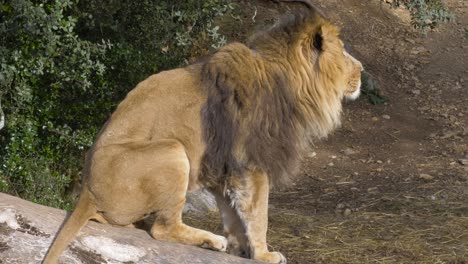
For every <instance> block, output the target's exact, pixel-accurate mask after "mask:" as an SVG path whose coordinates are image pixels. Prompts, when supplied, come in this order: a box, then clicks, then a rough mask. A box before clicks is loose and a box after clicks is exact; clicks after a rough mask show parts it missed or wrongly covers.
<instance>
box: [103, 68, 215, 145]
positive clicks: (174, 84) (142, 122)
mask: <svg viewBox="0 0 468 264" xmlns="http://www.w3.org/2000/svg"><path fill="white" fill-rule="evenodd" d="M205 100H206V96H205V95H204V92H203V89H202V88H201V81H200V70H199V67H198V66H196V65H195V66H190V67H187V68H179V69H174V70H169V71H164V72H161V73H158V74H154V75H152V76H150V77H148V78H147V79H145V80H144V81H142V82H140V83H139V84H138V85H137V86H136V87H135V88H134V89H133V90H132V91H131V92H130V93H128V95H127V96H126V98H125V99H124V100H123V101H122V102H121V103H120V104H119V106H118V107H117V109H116V110H115V111H114V113H113V114H112V116H111V117H110V119H109V120H108V122H107V124H106V125H105V127H104V128H103V130H102V131H101V133H100V135H99V138H98V141H97V143H96V145H97V146H99V145H107V144H117V143H123V142H128V141H141V140H152V141H154V140H158V139H164V138H171V137H173V136H175V134H177V137H179V138H181V140H184V138H186V137H193V135H197V134H199V133H200V110H201V107H202V105H203V103H204V102H205ZM186 140H190V139H188V138H187V139H186Z"/></svg>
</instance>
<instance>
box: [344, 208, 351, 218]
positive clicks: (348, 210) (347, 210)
mask: <svg viewBox="0 0 468 264" xmlns="http://www.w3.org/2000/svg"><path fill="white" fill-rule="evenodd" d="M343 214H344V216H349V215H350V214H351V209H349V208H346V210H344V213H343Z"/></svg>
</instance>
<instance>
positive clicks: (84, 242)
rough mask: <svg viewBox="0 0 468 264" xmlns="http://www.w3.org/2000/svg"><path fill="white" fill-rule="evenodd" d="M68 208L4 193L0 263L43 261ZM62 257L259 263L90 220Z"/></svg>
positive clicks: (86, 260) (1, 196) (0, 207)
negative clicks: (63, 209) (159, 239)
mask: <svg viewBox="0 0 468 264" xmlns="http://www.w3.org/2000/svg"><path fill="white" fill-rule="evenodd" d="M66 215H67V214H66V212H65V211H62V210H58V209H55V208H50V207H46V206H42V205H38V204H34V203H31V202H28V201H25V200H21V199H19V198H16V197H13V196H10V195H6V194H3V193H0V263H2V264H3V263H15V264H20V263H41V261H42V259H43V257H44V255H45V253H46V252H47V250H48V248H49V246H50V244H51V243H52V240H53V239H54V237H55V235H56V233H57V231H58V230H59V227H60V226H61V225H62V224H63V221H64V219H65V217H66ZM60 263H67V264H68V263H87V264H88V263H91V264H95V263H96V264H97V263H158V264H159V263H161V264H162V263H167V264H182V263H200V264H202V263H203V264H209V263H213V264H214V263H216V264H218V263H259V262H254V261H251V260H247V259H242V258H238V257H234V256H231V255H228V254H226V253H221V252H214V251H210V250H206V249H201V248H197V247H193V246H187V245H182V244H177V243H169V242H163V241H157V240H154V239H153V238H151V237H150V235H149V234H148V233H147V232H145V231H143V230H140V229H135V228H124V227H113V226H110V225H103V224H99V223H96V222H89V223H88V224H87V225H86V226H85V227H84V228H83V229H82V230H81V231H80V233H79V234H78V236H77V237H76V239H75V240H74V241H73V242H72V243H71V244H70V245H69V247H68V249H67V250H66V251H65V252H64V253H63V254H62V257H61V259H60Z"/></svg>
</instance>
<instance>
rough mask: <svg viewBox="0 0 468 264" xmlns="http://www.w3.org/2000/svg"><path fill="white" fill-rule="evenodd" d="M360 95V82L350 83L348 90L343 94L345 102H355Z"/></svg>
mask: <svg viewBox="0 0 468 264" xmlns="http://www.w3.org/2000/svg"><path fill="white" fill-rule="evenodd" d="M360 94H361V80H359V81H357V82H350V83H349V89H347V90H346V91H345V93H344V95H345V98H346V99H347V100H351V101H352V100H356V99H357V98H358V97H359V95H360Z"/></svg>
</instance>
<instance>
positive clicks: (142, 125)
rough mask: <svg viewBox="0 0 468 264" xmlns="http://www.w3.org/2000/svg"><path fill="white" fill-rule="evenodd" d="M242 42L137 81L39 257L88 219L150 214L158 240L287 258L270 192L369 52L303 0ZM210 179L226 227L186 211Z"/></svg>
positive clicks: (355, 91)
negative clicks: (348, 47)
mask: <svg viewBox="0 0 468 264" xmlns="http://www.w3.org/2000/svg"><path fill="white" fill-rule="evenodd" d="M283 2H301V8H297V9H295V11H293V12H291V14H288V15H285V17H283V18H282V19H280V21H279V22H278V23H276V24H275V25H274V26H272V27H271V28H270V29H268V30H265V31H262V32H259V33H257V34H255V35H254V36H253V37H252V38H251V39H250V41H249V42H248V43H247V44H241V43H237V42H234V43H231V44H228V45H226V46H224V47H222V48H220V49H219V50H218V51H216V52H215V53H213V54H212V55H210V56H209V57H208V58H207V59H205V60H203V61H201V62H198V63H194V64H192V65H189V66H187V67H185V68H179V69H174V70H170V71H164V72H161V73H158V74H155V75H152V76H150V77H149V78H147V79H146V80H144V81H142V82H141V83H139V84H138V85H137V86H136V88H134V89H133V90H132V91H130V92H129V93H128V95H127V96H126V98H125V99H124V100H123V101H122V102H121V103H120V104H119V106H118V107H117V109H116V110H115V112H114V113H113V114H112V116H111V117H110V119H109V120H108V121H107V123H106V124H105V125H104V127H103V128H102V130H101V131H100V133H99V135H98V137H97V139H96V141H95V143H94V144H93V146H92V147H91V149H90V150H89V152H88V155H87V158H86V161H85V167H84V171H83V176H84V177H83V185H82V190H81V194H80V198H79V201H78V203H77V205H76V208H75V210H74V211H73V213H72V214H71V216H70V217H69V219H68V220H66V222H65V224H64V226H63V228H62V229H61V230H60V232H59V234H58V235H57V237H56V239H55V241H54V242H53V245H52V246H51V248H50V249H49V251H48V254H47V256H46V258H45V260H44V263H47V264H49V263H56V262H57V260H58V258H59V256H60V254H61V252H62V251H63V250H64V249H65V248H66V247H67V245H68V244H69V243H70V241H71V240H72V239H73V238H74V237H75V236H76V234H77V233H78V232H79V230H80V229H81V228H82V227H83V226H84V225H85V224H86V223H87V221H88V220H90V219H95V220H97V221H99V222H101V223H107V224H111V225H118V226H131V225H132V224H133V223H135V222H137V221H139V220H141V219H143V218H144V217H145V216H147V215H149V214H155V215H156V217H155V221H154V224H153V225H152V227H151V230H150V234H151V235H152V237H154V238H155V239H157V240H164V241H173V242H179V243H184V244H189V245H197V246H201V247H205V248H210V249H213V250H218V251H226V250H228V251H229V252H230V253H233V254H236V255H241V256H244V257H248V258H252V259H255V260H261V261H265V262H269V263H286V259H285V257H284V256H283V255H282V254H281V253H279V252H270V251H269V250H268V247H267V240H266V234H267V223H268V195H269V190H270V189H271V188H274V187H283V186H286V185H287V184H288V183H289V182H291V181H292V180H293V179H294V176H295V175H296V174H297V168H298V167H299V163H300V161H301V157H302V156H303V154H304V153H305V151H306V150H307V147H308V145H309V143H310V141H311V139H316V138H323V137H326V136H327V135H328V134H330V132H331V131H333V130H334V129H335V128H336V127H337V126H339V124H340V113H341V111H342V101H343V99H345V98H348V99H355V98H356V97H357V96H358V95H359V92H360V86H361V83H360V80H361V71H362V70H363V66H362V64H361V63H360V62H359V61H358V60H356V59H355V58H353V57H352V56H351V55H350V54H348V53H347V52H346V51H345V49H344V45H343V42H342V41H341V40H340V38H339V30H338V28H337V27H336V26H334V25H333V24H331V23H330V22H329V21H328V20H327V19H326V18H325V17H324V15H322V13H321V12H319V11H318V10H317V9H316V8H315V7H314V6H313V5H312V4H311V3H310V2H309V1H307V0H302V1H301V0H289V1H288V0H283ZM197 188H205V189H207V190H208V191H210V192H211V193H212V194H213V195H214V197H215V199H216V201H217V204H218V207H219V210H220V214H221V217H222V221H223V226H224V236H220V235H215V234H213V233H211V232H208V231H205V230H200V229H196V228H193V227H190V226H188V225H185V224H184V223H183V222H182V209H183V207H184V203H185V199H186V198H185V197H186V193H187V191H190V190H194V189H197Z"/></svg>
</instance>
